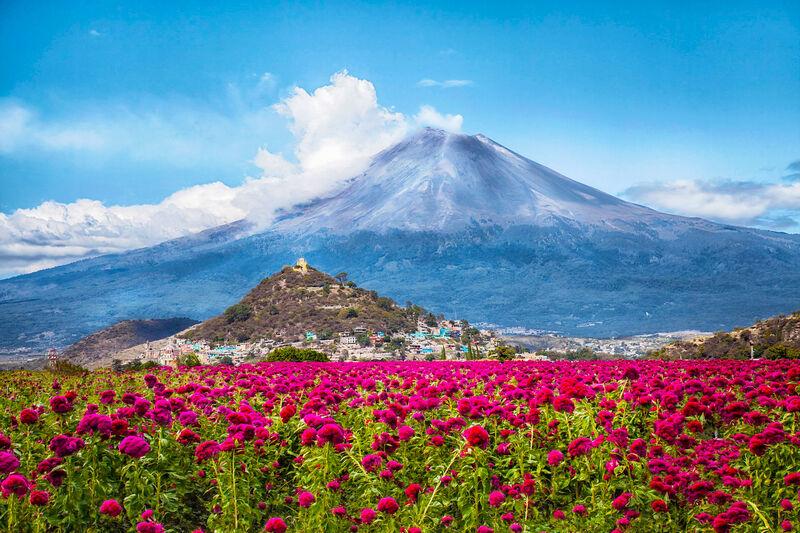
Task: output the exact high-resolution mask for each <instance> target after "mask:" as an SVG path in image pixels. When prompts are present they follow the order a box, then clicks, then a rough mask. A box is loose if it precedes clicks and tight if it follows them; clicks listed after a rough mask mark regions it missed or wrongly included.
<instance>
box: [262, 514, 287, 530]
mask: <svg viewBox="0 0 800 533" xmlns="http://www.w3.org/2000/svg"><path fill="white" fill-rule="evenodd" d="M264 531H266V532H267V533H284V532H285V531H286V522H284V521H283V518H278V517H276V516H273V517H272V518H270V519H269V520H267V523H266V524H265V525H264Z"/></svg>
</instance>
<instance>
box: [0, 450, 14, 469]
mask: <svg viewBox="0 0 800 533" xmlns="http://www.w3.org/2000/svg"><path fill="white" fill-rule="evenodd" d="M17 468H19V459H17V456H16V455H14V454H13V453H11V452H6V451H2V452H0V473H2V474H10V473H11V472H13V471H14V470H16V469H17Z"/></svg>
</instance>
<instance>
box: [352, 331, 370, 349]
mask: <svg viewBox="0 0 800 533" xmlns="http://www.w3.org/2000/svg"><path fill="white" fill-rule="evenodd" d="M356 342H357V343H358V344H359V346H361V347H363V348H366V347H367V346H369V345H370V344H371V343H370V341H369V335H367V334H366V333H359V335H358V336H357V337H356Z"/></svg>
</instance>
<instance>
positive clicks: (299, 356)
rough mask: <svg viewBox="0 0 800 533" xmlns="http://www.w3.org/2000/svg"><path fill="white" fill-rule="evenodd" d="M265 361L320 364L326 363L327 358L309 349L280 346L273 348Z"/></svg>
mask: <svg viewBox="0 0 800 533" xmlns="http://www.w3.org/2000/svg"><path fill="white" fill-rule="evenodd" d="M267 361H270V362H276V361H289V362H295V363H307V362H321V363H327V362H328V361H329V359H328V356H327V355H326V354H324V353H322V352H318V351H317V350H312V349H310V348H295V347H294V346H281V347H280V348H275V349H274V350H272V351H271V352H270V353H269V355H268V356H267Z"/></svg>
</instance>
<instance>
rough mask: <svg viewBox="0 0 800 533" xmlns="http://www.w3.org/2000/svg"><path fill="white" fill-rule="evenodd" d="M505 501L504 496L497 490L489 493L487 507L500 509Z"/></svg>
mask: <svg viewBox="0 0 800 533" xmlns="http://www.w3.org/2000/svg"><path fill="white" fill-rule="evenodd" d="M504 501H506V495H505V494H503V493H502V492H500V491H499V490H493V491H492V492H490V493H489V505H491V506H492V507H500V505H501V504H502V503H503V502H504Z"/></svg>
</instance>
